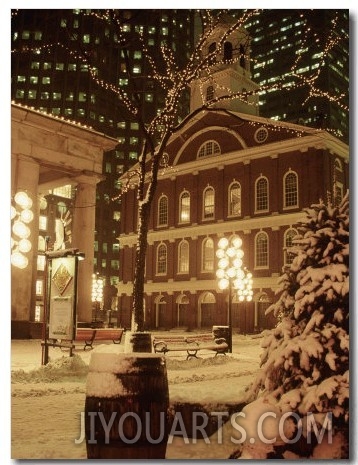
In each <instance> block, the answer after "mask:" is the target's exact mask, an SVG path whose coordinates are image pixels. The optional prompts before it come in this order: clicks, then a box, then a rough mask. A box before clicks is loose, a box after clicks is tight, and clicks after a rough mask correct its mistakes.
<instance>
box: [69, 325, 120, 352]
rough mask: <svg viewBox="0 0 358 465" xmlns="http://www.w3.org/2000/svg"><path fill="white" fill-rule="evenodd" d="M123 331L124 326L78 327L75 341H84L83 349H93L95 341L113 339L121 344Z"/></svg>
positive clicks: (115, 342)
mask: <svg viewBox="0 0 358 465" xmlns="http://www.w3.org/2000/svg"><path fill="white" fill-rule="evenodd" d="M123 333H124V329H123V328H96V329H92V328H77V331H76V338H75V342H76V341H84V343H85V345H84V347H83V350H86V349H87V347H89V348H90V349H93V343H94V341H109V340H112V341H113V343H114V344H120V342H121V340H122V336H123Z"/></svg>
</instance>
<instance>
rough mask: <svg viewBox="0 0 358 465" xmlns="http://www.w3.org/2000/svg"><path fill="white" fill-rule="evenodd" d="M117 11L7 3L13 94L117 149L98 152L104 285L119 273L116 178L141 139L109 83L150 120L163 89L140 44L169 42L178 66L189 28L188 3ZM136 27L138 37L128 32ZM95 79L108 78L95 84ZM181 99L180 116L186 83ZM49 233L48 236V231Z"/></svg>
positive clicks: (190, 36) (189, 43) (98, 267)
mask: <svg viewBox="0 0 358 465" xmlns="http://www.w3.org/2000/svg"><path fill="white" fill-rule="evenodd" d="M115 13H116V12H109V11H105V10H80V9H71V10H58V9H48V10H13V11H12V31H11V32H12V37H11V46H12V52H13V53H12V62H11V79H12V84H11V97H12V100H13V101H16V102H17V103H19V104H22V105H25V106H28V107H33V108H35V109H38V110H41V111H44V112H46V113H49V114H52V115H54V116H57V117H61V118H64V119H68V120H71V121H77V122H79V123H81V124H82V125H87V126H90V127H92V128H93V129H95V130H96V131H98V132H101V133H104V134H106V135H108V136H111V137H115V138H117V139H118V146H117V148H116V150H113V151H110V152H107V153H105V154H104V158H103V160H104V161H103V180H102V181H101V182H99V184H98V186H97V202H96V207H97V208H96V230H95V235H94V247H95V263H94V272H96V273H98V274H99V275H100V276H102V277H104V278H106V281H107V284H108V285H109V284H114V283H116V282H117V280H118V269H119V244H118V235H119V221H120V213H119V211H120V199H119V198H118V194H119V184H118V178H119V176H120V175H121V174H122V173H123V172H124V171H126V170H127V169H128V168H129V167H130V166H131V165H133V164H134V163H135V162H136V161H137V159H138V155H139V153H140V148H141V142H142V141H141V138H140V136H139V128H138V123H137V122H135V121H132V120H131V118H130V117H129V115H128V114H126V112H125V109H123V107H120V105H118V104H117V102H116V97H115V93H113V92H111V91H110V90H109V89H110V86H114V87H120V88H121V89H122V90H123V91H124V92H126V93H128V95H132V96H134V95H135V98H137V99H139V100H140V102H141V103H140V106H141V109H142V113H143V118H144V120H148V121H150V120H151V119H152V118H153V117H154V116H155V115H156V111H157V109H158V108H160V107H161V105H162V101H163V98H164V96H163V94H162V93H161V92H160V89H158V87H157V84H156V82H155V80H154V79H153V80H150V79H148V78H147V76H148V75H149V74H150V72H151V70H150V69H148V62H147V61H146V59H145V58H146V57H145V56H144V55H145V52H144V51H143V45H145V47H147V49H148V50H149V51H153V50H154V51H155V50H158V49H159V48H160V47H161V46H163V45H165V46H168V48H170V49H171V50H172V51H173V53H174V55H175V56H176V61H177V62H178V64H179V66H180V63H181V62H182V61H183V60H184V61H185V60H186V58H187V57H188V56H189V55H190V53H191V50H192V48H193V44H194V29H195V27H194V11H190V10H160V11H159V10H131V11H126V10H122V11H120V12H117V13H118V14H117V15H116V14H115ZM117 26H121V28H122V31H123V34H124V35H120V33H119V27H117ZM138 32H140V33H141V36H142V40H143V43H139V42H138V41H136V40H134V37H135V36H137V34H136V33H138ZM125 50H126V52H128V53H124V51H125ZM154 54H155V52H154ZM129 62H130V66H131V70H130V73H131V74H132V75H134V76H136V77H138V79H137V80H136V86H135V88H132V87H131V83H130V80H129V79H128V66H129ZM143 76H146V79H145V80H144V79H143ZM97 79H98V80H101V81H102V82H106V85H105V86H101V85H99V83H98V81H96V80H97ZM182 105H183V116H185V115H186V114H187V113H188V108H189V89H188V96H187V99H185V98H184V100H183V102H182ZM67 191H68V190H67ZM50 194H51V195H52V196H53V194H54V192H51V193H50ZM72 195H73V196H74V195H75V193H74V192H73V194H72ZM52 199H53V197H52ZM57 200H58V201H61V199H57ZM49 224H51V222H50V223H49ZM48 234H49V236H51V231H49V232H48Z"/></svg>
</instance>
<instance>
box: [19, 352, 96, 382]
mask: <svg viewBox="0 0 358 465" xmlns="http://www.w3.org/2000/svg"><path fill="white" fill-rule="evenodd" d="M87 373H88V365H87V364H86V363H85V362H84V360H83V359H82V358H81V357H80V356H79V355H74V356H73V357H65V356H63V357H62V358H58V359H56V360H52V361H50V362H49V363H48V364H47V365H44V366H41V367H40V368H37V369H34V370H30V371H25V370H13V371H12V372H11V382H12V383H25V382H28V383H55V382H58V381H64V380H66V379H72V380H79V381H81V380H82V381H83V380H84V379H85V378H86V376H87Z"/></svg>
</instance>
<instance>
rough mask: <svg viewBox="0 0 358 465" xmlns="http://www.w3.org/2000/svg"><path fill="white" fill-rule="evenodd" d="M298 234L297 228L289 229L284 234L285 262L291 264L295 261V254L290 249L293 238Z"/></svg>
mask: <svg viewBox="0 0 358 465" xmlns="http://www.w3.org/2000/svg"><path fill="white" fill-rule="evenodd" d="M295 236H297V231H296V230H295V229H288V230H287V231H286V232H285V236H284V242H285V244H284V264H285V265H290V264H291V263H292V262H293V259H294V254H293V253H291V252H290V251H289V249H290V248H291V247H292V245H293V238H294V237H295Z"/></svg>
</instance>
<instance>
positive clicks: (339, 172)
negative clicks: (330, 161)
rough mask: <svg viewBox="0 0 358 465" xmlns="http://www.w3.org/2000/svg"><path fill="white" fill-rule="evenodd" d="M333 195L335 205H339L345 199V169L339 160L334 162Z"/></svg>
mask: <svg viewBox="0 0 358 465" xmlns="http://www.w3.org/2000/svg"><path fill="white" fill-rule="evenodd" d="M333 193H334V205H339V204H340V203H341V202H342V199H343V169H342V163H341V160H340V159H339V158H336V159H335V160H334V179H333Z"/></svg>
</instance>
